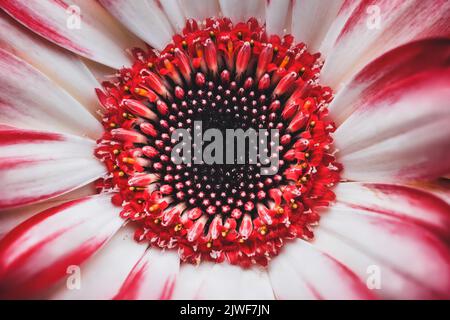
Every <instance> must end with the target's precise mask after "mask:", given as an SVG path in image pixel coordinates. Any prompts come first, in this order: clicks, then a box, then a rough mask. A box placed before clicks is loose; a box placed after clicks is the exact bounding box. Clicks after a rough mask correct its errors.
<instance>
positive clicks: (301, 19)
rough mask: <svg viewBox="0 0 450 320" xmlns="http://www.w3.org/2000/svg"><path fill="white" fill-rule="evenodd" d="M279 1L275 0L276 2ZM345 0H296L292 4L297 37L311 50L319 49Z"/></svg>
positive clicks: (293, 31) (294, 33)
mask: <svg viewBox="0 0 450 320" xmlns="http://www.w3.org/2000/svg"><path fill="white" fill-rule="evenodd" d="M276 2H277V1H274V3H276ZM342 2H343V0H333V1H328V2H327V3H326V5H324V3H323V2H321V1H314V0H296V1H294V2H293V6H292V28H291V32H292V35H293V36H294V37H295V39H296V40H297V41H299V42H304V43H306V44H307V45H308V47H309V48H310V51H318V50H319V48H320V45H321V43H322V40H323V39H324V38H325V35H326V34H327V32H328V31H329V29H330V25H331V24H332V23H333V21H334V19H335V18H336V16H337V14H338V11H339V8H340V7H341V5H342Z"/></svg>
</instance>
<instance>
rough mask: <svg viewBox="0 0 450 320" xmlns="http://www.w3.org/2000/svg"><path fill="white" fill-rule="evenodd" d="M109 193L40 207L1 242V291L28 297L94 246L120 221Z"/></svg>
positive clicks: (80, 260) (8, 295) (89, 253)
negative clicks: (41, 210)
mask: <svg viewBox="0 0 450 320" xmlns="http://www.w3.org/2000/svg"><path fill="white" fill-rule="evenodd" d="M119 211H120V208H118V207H115V206H114V205H113V204H112V203H111V199H110V196H109V195H99V196H93V197H88V198H83V199H79V200H74V201H71V202H68V203H65V204H63V205H60V206H58V207H55V208H52V209H49V210H46V211H44V212H41V213H39V214H37V215H35V216H33V217H32V218H31V219H29V220H27V221H25V222H24V223H22V224H21V225H19V226H18V227H17V228H15V229H14V230H12V231H11V232H10V233H8V235H7V236H6V237H5V238H3V239H2V240H1V242H0V296H1V297H2V298H28V297H33V296H35V295H36V294H37V293H39V292H43V291H44V290H46V289H48V288H50V287H51V286H52V285H54V284H55V283H56V282H58V281H59V280H61V279H62V278H63V277H64V276H65V275H67V270H68V267H70V266H79V265H81V264H82V263H83V262H84V261H86V260H87V259H89V258H90V257H91V256H92V255H93V254H94V253H95V252H97V251H98V250H99V249H100V248H101V247H102V246H103V245H104V244H105V243H106V242H108V240H109V239H110V238H111V237H112V236H113V235H114V233H115V232H116V231H117V230H118V229H119V228H120V226H121V225H122V224H123V220H122V219H121V218H120V216H119Z"/></svg>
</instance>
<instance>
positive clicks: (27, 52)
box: [0, 12, 99, 115]
mask: <svg viewBox="0 0 450 320" xmlns="http://www.w3.org/2000/svg"><path fill="white" fill-rule="evenodd" d="M0 42H1V43H2V47H3V48H4V49H5V50H7V51H9V52H10V53H12V54H14V55H16V56H17V57H20V58H21V59H23V60H25V61H26V62H28V63H29V64H31V65H32V66H34V67H35V68H37V69H38V70H40V71H41V72H42V73H44V74H45V75H47V76H48V77H49V78H50V79H52V80H53V81H54V82H55V83H57V84H58V85H59V86H61V87H62V88H63V89H65V90H66V91H67V92H68V93H70V95H71V96H73V97H74V98H75V99H77V100H78V101H79V102H80V103H81V104H82V105H83V106H84V107H86V108H87V109H88V110H89V111H90V112H91V113H92V114H94V115H96V112H97V111H98V109H99V104H98V100H97V97H96V95H95V90H94V88H96V87H98V86H99V83H98V82H97V81H96V79H95V78H94V76H93V75H92V74H91V73H90V72H89V69H88V68H87V67H86V66H85V65H84V63H83V62H82V61H81V60H80V59H79V58H78V57H77V56H76V55H74V54H72V53H70V52H68V51H66V50H64V49H62V48H60V47H58V46H56V45H53V44H52V43H50V42H48V41H47V40H45V39H43V38H41V37H39V36H36V35H35V34H33V33H32V32H30V31H29V30H27V29H26V28H25V27H23V26H21V25H20V24H19V23H17V22H15V21H14V20H13V19H12V18H11V17H9V16H8V15H7V14H5V13H4V12H1V13H0Z"/></svg>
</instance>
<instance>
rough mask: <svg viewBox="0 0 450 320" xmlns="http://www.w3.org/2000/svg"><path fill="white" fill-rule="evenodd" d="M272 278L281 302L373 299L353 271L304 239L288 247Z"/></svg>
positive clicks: (273, 266)
mask: <svg viewBox="0 0 450 320" xmlns="http://www.w3.org/2000/svg"><path fill="white" fill-rule="evenodd" d="M278 260H280V261H279V262H278ZM283 264H284V265H283ZM278 268H280V269H279V270H278ZM283 270H284V272H286V273H284V274H283V273H281V272H283ZM280 271H281V272H280ZM269 275H270V277H271V281H272V286H273V289H274V292H275V295H276V297H277V298H279V299H339V300H341V299H372V298H373V295H372V294H371V292H370V291H369V289H368V288H367V286H366V285H365V284H363V282H361V281H360V279H359V278H358V277H357V276H356V275H355V274H354V273H353V272H351V271H350V270H349V269H347V268H346V267H345V266H344V265H342V264H341V263H339V262H338V261H336V260H335V259H333V258H332V257H330V256H328V255H327V254H324V253H323V252H321V251H319V250H317V249H316V248H314V247H313V246H311V245H310V244H309V243H307V242H305V241H303V240H296V241H295V242H294V243H291V244H287V245H286V247H285V249H284V250H283V251H282V252H281V254H280V256H279V257H277V259H274V261H273V262H272V263H271V265H270V266H269ZM290 275H292V279H293V280H292V282H290V280H291V277H290ZM297 283H298V284H299V286H298V287H297V285H296V284H297Z"/></svg>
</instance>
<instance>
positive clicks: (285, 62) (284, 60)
mask: <svg viewBox="0 0 450 320" xmlns="http://www.w3.org/2000/svg"><path fill="white" fill-rule="evenodd" d="M288 63H289V57H288V56H286V57H284V59H283V61H282V62H281V64H280V68H284V67H286V65H287V64H288Z"/></svg>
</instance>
